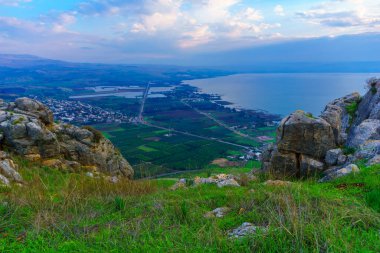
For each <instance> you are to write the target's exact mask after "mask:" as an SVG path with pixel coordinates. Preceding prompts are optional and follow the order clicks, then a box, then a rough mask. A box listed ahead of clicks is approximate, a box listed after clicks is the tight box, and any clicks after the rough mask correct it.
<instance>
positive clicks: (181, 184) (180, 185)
mask: <svg viewBox="0 0 380 253" xmlns="http://www.w3.org/2000/svg"><path fill="white" fill-rule="evenodd" d="M183 188H186V179H185V178H181V179H180V180H178V182H176V183H175V184H174V185H173V186H172V187H170V190H173V191H175V190H178V189H183Z"/></svg>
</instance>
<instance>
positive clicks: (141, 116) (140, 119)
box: [137, 83, 150, 123]
mask: <svg viewBox="0 0 380 253" xmlns="http://www.w3.org/2000/svg"><path fill="white" fill-rule="evenodd" d="M149 89H150V83H148V84H147V85H146V88H145V91H144V94H143V97H142V101H141V107H140V112H139V115H138V117H137V119H138V121H139V122H140V123H142V122H143V121H144V118H143V113H144V107H145V101H146V99H147V98H148V94H149Z"/></svg>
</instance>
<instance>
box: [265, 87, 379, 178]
mask: <svg viewBox="0 0 380 253" xmlns="http://www.w3.org/2000/svg"><path fill="white" fill-rule="evenodd" d="M356 108H357V109H356ZM355 109H356V110H355ZM342 147H346V148H347V151H350V149H351V150H352V153H354V154H352V153H351V154H344V153H343V151H342V149H341V148H342ZM349 148H350V149H349ZM348 153H350V152H348ZM379 155H380V82H377V83H376V84H372V85H371V89H370V90H369V91H368V92H367V94H366V95H365V96H364V97H363V98H361V97H360V95H359V94H358V93H352V94H350V95H347V96H345V97H343V98H339V99H336V100H334V101H332V102H331V103H329V104H328V105H327V106H326V108H325V110H324V111H323V112H322V114H321V116H320V117H313V116H312V115H311V114H308V113H305V112H303V111H300V110H299V111H296V112H294V113H292V114H291V115H289V116H288V117H286V118H284V119H283V120H282V121H281V123H280V125H279V127H278V129H277V142H276V144H274V145H270V146H268V147H267V148H266V149H264V151H263V155H262V169H263V170H266V171H269V172H272V173H274V174H277V175H283V176H297V177H304V176H309V175H315V174H319V173H321V172H324V171H327V172H329V173H328V174H326V176H325V177H324V179H323V180H322V181H327V180H330V179H333V178H336V177H340V176H342V175H346V174H348V173H351V172H353V171H357V170H356V168H355V167H354V166H353V165H350V164H352V163H353V162H355V161H356V160H358V159H367V160H368V161H370V162H369V164H375V163H377V162H378V161H379V159H378V156H379Z"/></svg>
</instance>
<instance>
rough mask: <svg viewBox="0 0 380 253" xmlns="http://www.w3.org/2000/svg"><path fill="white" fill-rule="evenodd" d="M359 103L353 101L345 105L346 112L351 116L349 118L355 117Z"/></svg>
mask: <svg viewBox="0 0 380 253" xmlns="http://www.w3.org/2000/svg"><path fill="white" fill-rule="evenodd" d="M358 107H359V103H358V102H356V101H354V102H352V103H351V104H349V105H347V106H346V110H347V113H348V114H349V115H350V116H351V119H353V118H355V113H356V111H357V110H358Z"/></svg>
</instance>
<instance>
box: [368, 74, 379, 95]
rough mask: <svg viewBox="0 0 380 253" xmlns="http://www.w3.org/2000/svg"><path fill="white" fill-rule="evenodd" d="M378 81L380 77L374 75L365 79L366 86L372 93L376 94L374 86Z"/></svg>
mask: <svg viewBox="0 0 380 253" xmlns="http://www.w3.org/2000/svg"><path fill="white" fill-rule="evenodd" d="M379 82H380V79H379V78H376V77H372V78H370V79H368V80H367V87H368V89H369V90H370V91H371V92H372V94H376V93H377V87H376V85H377V84H378V83H379Z"/></svg>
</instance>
